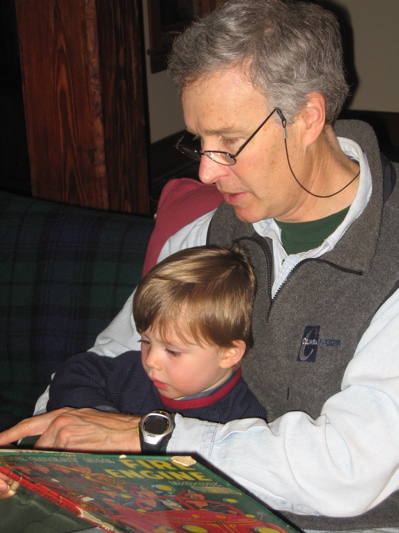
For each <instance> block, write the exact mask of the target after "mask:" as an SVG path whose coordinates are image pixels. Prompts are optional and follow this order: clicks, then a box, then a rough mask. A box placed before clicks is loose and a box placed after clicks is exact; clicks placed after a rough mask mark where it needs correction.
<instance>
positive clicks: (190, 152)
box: [175, 107, 287, 167]
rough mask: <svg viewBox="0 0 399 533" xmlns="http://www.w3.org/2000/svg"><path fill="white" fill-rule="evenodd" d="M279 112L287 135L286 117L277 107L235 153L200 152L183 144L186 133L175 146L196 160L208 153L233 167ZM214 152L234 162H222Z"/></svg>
mask: <svg viewBox="0 0 399 533" xmlns="http://www.w3.org/2000/svg"><path fill="white" fill-rule="evenodd" d="M275 112H277V114H278V116H279V117H280V119H281V121H282V124H283V127H284V136H285V135H286V124H287V121H286V118H285V117H284V115H283V113H282V111H281V109H280V108H279V107H275V108H274V109H273V111H272V112H271V113H270V114H269V115H268V116H267V117H266V118H265V120H264V121H263V122H262V124H261V125H260V126H258V127H257V128H256V130H255V131H254V132H253V133H252V135H250V136H249V137H248V139H247V140H246V141H245V142H244V143H243V144H242V145H241V146H240V148H239V149H238V150H237V152H236V153H235V154H231V153H230V152H223V151H220V150H204V151H203V152H200V151H198V150H196V149H195V148H189V147H188V146H185V145H184V144H181V141H182V140H183V139H184V135H185V134H184V135H183V136H182V137H180V139H179V140H178V141H177V143H176V144H175V148H176V149H177V150H179V151H180V152H181V153H182V154H184V155H186V156H187V157H190V158H191V159H193V160H194V161H201V157H202V156H203V155H206V156H207V157H208V158H209V159H210V160H211V161H213V162H214V163H218V164H219V165H224V166H228V167H232V166H233V165H235V164H236V163H237V156H238V155H239V154H240V153H241V152H242V151H243V150H244V148H245V147H246V146H247V144H248V143H249V142H250V141H252V139H253V138H254V137H255V135H256V134H257V133H258V132H259V131H260V130H261V129H262V128H263V126H264V125H265V124H266V122H267V121H268V120H269V118H270V117H271V116H272V115H273V113H275ZM213 154H220V155H221V156H222V157H225V156H228V157H230V158H231V159H232V162H231V163H229V162H228V161H227V160H226V162H225V163H222V162H221V161H217V160H216V159H214V157H213Z"/></svg>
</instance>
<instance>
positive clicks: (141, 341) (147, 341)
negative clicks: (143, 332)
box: [139, 339, 150, 346]
mask: <svg viewBox="0 0 399 533" xmlns="http://www.w3.org/2000/svg"><path fill="white" fill-rule="evenodd" d="M139 342H140V344H145V345H146V346H149V345H150V341H149V340H147V339H140V340H139Z"/></svg>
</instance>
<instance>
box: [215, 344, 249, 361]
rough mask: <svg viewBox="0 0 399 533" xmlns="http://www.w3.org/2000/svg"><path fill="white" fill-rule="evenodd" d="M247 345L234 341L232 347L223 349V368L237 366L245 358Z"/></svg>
mask: <svg viewBox="0 0 399 533" xmlns="http://www.w3.org/2000/svg"><path fill="white" fill-rule="evenodd" d="M246 349H247V345H246V344H245V342H244V341H243V340H236V341H233V343H232V346H230V347H229V348H224V349H223V355H222V359H221V360H220V367H221V368H231V367H233V366H234V365H237V364H238V363H239V362H240V361H241V359H242V358H243V356H244V354H245V351H246Z"/></svg>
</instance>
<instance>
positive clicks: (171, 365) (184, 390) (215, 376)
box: [141, 328, 245, 400]
mask: <svg viewBox="0 0 399 533" xmlns="http://www.w3.org/2000/svg"><path fill="white" fill-rule="evenodd" d="M244 349H245V348H244ZM229 350H230V349H226V348H220V347H218V346H213V345H212V346H205V347H201V346H198V345H197V344H188V343H186V342H184V341H182V340H181V339H180V338H179V337H178V336H177V335H176V334H175V333H174V332H171V334H170V335H169V338H168V339H167V341H166V339H163V338H162V337H161V336H160V334H159V332H158V330H157V329H153V328H150V329H148V330H146V331H144V332H143V333H142V334H141V361H142V364H143V367H144V370H145V371H146V373H147V375H148V377H149V378H150V379H151V381H152V382H153V383H154V385H155V387H156V388H157V389H158V391H159V394H161V395H162V396H165V397H166V398H171V399H174V400H176V399H180V398H184V397H186V396H191V395H193V394H197V393H198V392H201V391H204V390H207V389H211V388H213V387H215V386H216V385H218V384H219V383H223V381H225V380H226V379H227V378H228V377H229V376H230V375H231V373H232V368H231V367H232V366H233V365H234V364H235V362H237V361H235V362H233V359H234V358H231V359H229V357H228V355H229V353H230V352H229ZM239 359H241V357H240V358H239Z"/></svg>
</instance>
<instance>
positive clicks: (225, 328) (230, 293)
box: [48, 246, 266, 423]
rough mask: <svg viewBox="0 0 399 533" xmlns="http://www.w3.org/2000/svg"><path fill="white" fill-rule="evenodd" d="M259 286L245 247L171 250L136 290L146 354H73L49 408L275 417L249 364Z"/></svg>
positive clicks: (57, 381) (223, 417)
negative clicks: (244, 371)
mask: <svg viewBox="0 0 399 533" xmlns="http://www.w3.org/2000/svg"><path fill="white" fill-rule="evenodd" d="M255 290H256V280H255V275H254V273H253V270H252V267H251V265H250V263H249V261H248V259H247V258H246V256H245V254H244V253H243V252H242V251H240V250H238V249H234V250H228V249H226V248H220V247H209V246H208V247H206V246H203V247H196V248H190V249H187V250H182V251H180V252H177V253H176V254H174V255H172V256H169V257H168V258H166V259H165V260H164V261H162V262H161V263H159V264H158V265H156V266H155V267H153V268H152V269H151V270H150V271H149V272H148V274H147V275H146V276H145V277H144V278H143V279H142V281H141V282H140V283H139V285H138V287H137V290H136V294H135V297H134V301H133V316H134V320H135V323H136V327H137V331H138V332H139V333H140V335H141V356H140V353H139V352H137V351H128V352H126V353H124V354H122V355H120V356H118V357H115V358H114V357H106V356H99V355H97V354H95V353H92V352H86V353H84V354H78V355H76V356H74V357H72V358H70V359H69V360H68V361H66V362H65V363H64V365H63V366H62V367H61V368H60V369H59V370H58V371H57V372H56V375H55V377H54V379H53V381H52V383H51V386H50V400H49V403H48V410H53V409H57V408H59V407H65V406H69V407H95V408H97V409H101V410H108V411H117V412H121V413H125V414H145V413H148V412H149V411H153V410H156V409H163V410H167V411H168V412H170V413H176V412H179V413H181V414H183V415H184V416H188V417H193V418H200V419H202V420H208V421H210V422H220V423H225V422H227V421H229V420H234V419H238V418H252V417H258V418H264V419H266V411H265V409H264V408H263V407H262V406H261V405H260V404H259V402H258V401H257V400H256V398H255V396H254V395H253V394H252V393H251V392H250V390H249V388H248V386H247V384H246V383H245V382H244V380H243V379H242V377H241V369H240V361H241V359H242V357H243V355H244V353H245V351H246V349H247V347H250V346H251V345H252V332H251V319H252V306H253V300H254V296H255Z"/></svg>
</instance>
